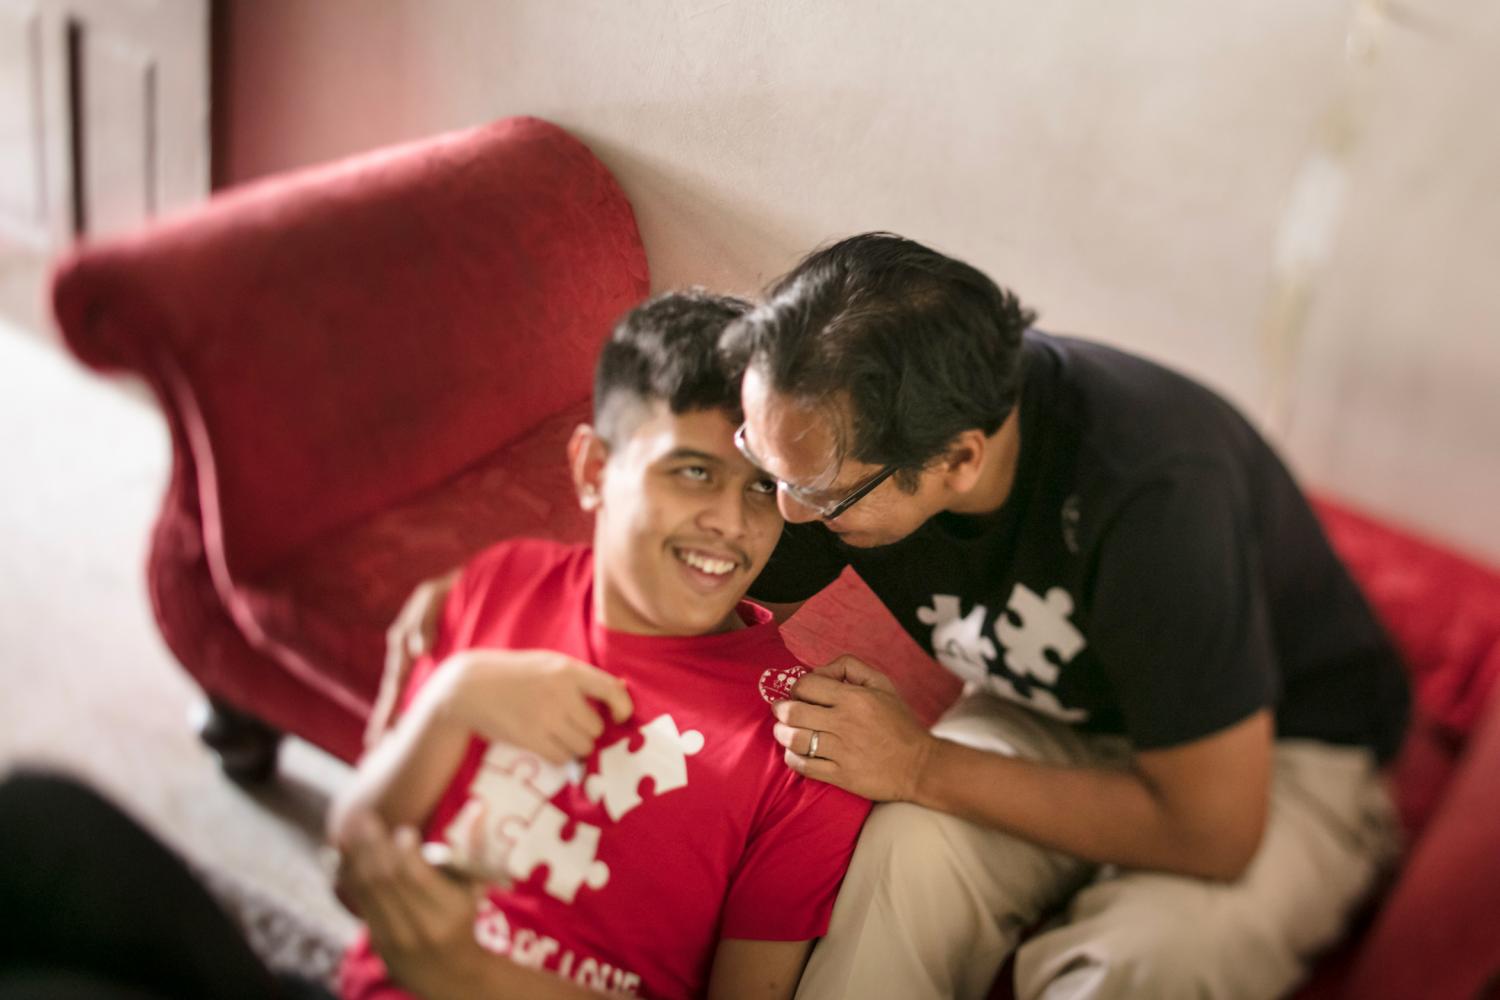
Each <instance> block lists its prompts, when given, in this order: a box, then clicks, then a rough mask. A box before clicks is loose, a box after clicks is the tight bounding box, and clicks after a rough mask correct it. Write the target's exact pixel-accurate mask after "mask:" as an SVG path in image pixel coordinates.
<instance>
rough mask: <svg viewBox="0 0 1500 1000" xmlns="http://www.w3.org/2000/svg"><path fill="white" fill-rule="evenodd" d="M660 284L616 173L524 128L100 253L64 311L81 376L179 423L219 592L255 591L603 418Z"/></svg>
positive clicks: (236, 197)
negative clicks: (616, 365) (543, 428)
mask: <svg viewBox="0 0 1500 1000" xmlns="http://www.w3.org/2000/svg"><path fill="white" fill-rule="evenodd" d="M647 288H648V277H647V270H646V263H645V256H644V252H643V250H642V247H641V244H640V238H639V234H638V233H637V231H636V227H635V221H634V218H633V216H632V214H631V211H630V207H629V204H628V203H627V202H626V200H625V198H624V195H623V193H622V192H621V191H620V189H619V187H618V185H617V184H616V183H615V182H614V179H613V178H612V177H611V176H610V174H609V172H608V170H606V169H605V167H604V166H603V165H602V164H601V163H599V161H598V160H597V159H595V158H594V157H593V155H592V154H591V153H590V152H589V151H588V150H587V149H586V148H585V147H584V146H583V145H582V144H581V143H579V142H578V141H577V140H575V139H573V138H572V137H571V136H569V135H567V134H566V133H565V132H563V131H562V130H561V129H559V128H557V127H556V126H553V125H550V124H547V123H546V122H542V121H539V120H537V119H533V118H517V119H507V120H505V121H502V122H499V123H496V124H493V125H489V126H485V127H482V128H477V129H471V130H468V131H464V132H458V133H453V134H451V135H447V136H442V137H439V138H437V139H427V140H423V141H420V142H416V143H412V144H409V145H407V146H402V147H396V148H392V149H386V150H381V151H378V152H375V153H371V154H366V155H363V156H359V157H356V158H353V159H350V160H345V161H342V162H339V163H335V164H332V165H329V166H323V167H317V168H313V169H310V170H304V171H300V172H297V173H294V174H289V175H286V176H283V177H279V178H273V179H270V180H267V181H263V182H260V183H257V184H254V185H250V186H248V187H246V188H242V189H235V190H232V191H230V192H227V193H225V194H223V195H221V196H219V197H216V198H214V199H213V200H211V201H210V202H209V203H208V204H207V205H205V206H202V207H200V208H198V209H195V210H193V211H191V212H188V213H186V214H184V215H182V216H179V217H177V218H174V219H171V220H168V221H166V222H163V223H161V224H159V225H156V226H154V227H152V228H150V229H147V230H145V231H143V232H140V233H138V234H135V235H131V236H128V237H124V238H121V239H116V240H111V241H108V242H105V243H100V244H95V245H86V246H84V247H82V248H80V249H79V250H78V251H76V252H75V253H74V254H73V255H71V256H70V257H69V258H68V259H66V260H64V261H63V262H62V263H61V264H60V265H59V266H58V268H57V270H56V272H55V276H54V286H53V298H54V307H55V311H56V314H57V318H58V321H59V325H60V327H61V328H62V331H63V334H64V337H65V339H66V341H67V343H68V345H69V346H70V347H71V348H72V350H73V351H74V352H75V353H76V354H78V356H79V357H80V358H81V359H83V360H84V361H85V362H86V363H89V364H91V365H93V366H95V367H100V368H125V369H130V370H134V371H138V372H140V373H141V374H143V375H144V376H145V377H146V379H147V381H148V382H149V383H150V384H151V385H152V386H153V388H154V389H155V390H156V392H157V393H158V395H159V396H160V397H161V398H162V402H163V405H164V406H165V407H167V408H168V409H169V410H170V411H171V417H172V419H173V420H174V422H176V423H177V424H178V425H180V427H181V428H182V431H183V439H184V440H185V441H186V442H187V446H188V447H189V448H190V449H191V451H192V459H193V462H192V465H193V468H194V469H195V471H196V475H197V488H198V494H199V499H200V501H201V503H202V514H203V525H204V536H205V538H204V541H205V545H206V546H207V547H208V549H209V550H210V556H211V561H212V562H213V563H214V564H215V566H216V576H220V574H223V575H224V576H227V577H233V578H235V579H242V578H245V577H255V576H258V575H260V574H262V573H263V572H265V571H267V570H269V569H271V568H273V567H275V566H276V565H277V564H279V563H280V562H282V561H283V560H285V559H286V558H288V557H290V556H292V555H294V554H295V553H297V552H298V551H299V550H300V549H301V548H302V547H304V546H305V545H306V544H308V543H309V542H310V541H312V540H314V539H317V538H319V537H322V536H324V535H326V534H327V533H329V532H332V531H335V530H337V529H339V528H342V527H345V526H347V525H350V524H352V523H356V522H358V521H359V520H361V519H363V518H365V517H367V516H369V515H371V514H372V513H374V512H376V511H379V510H383V509H386V508H388V507H390V506H391V505H393V504H396V503H399V502H401V501H402V500H404V499H406V498H409V497H412V496H415V495H417V494H420V493H421V492H423V491H425V490H427V489H429V488H431V487H432V486H434V485H436V484H438V483H440V482H443V481H445V480H446V479H448V478H449V477H451V476H453V475H455V474H457V473H458V472H460V471H461V470H463V469H465V468H467V467H469V466H471V465H472V464H473V463H475V462H476V461H478V460H480V459H482V458H483V457H484V456H486V455H488V454H490V453H492V452H493V451H495V449H497V448H499V447H501V446H503V445H505V444H506V443H508V442H510V441H513V440H515V439H517V438H518V437H520V436H522V435H524V434H525V433H526V432H527V431H528V430H530V429H531V428H533V427H536V426H538V425H539V424H541V423H542V422H543V421H545V420H546V419H547V418H549V417H551V416H553V415H555V414H557V413H558V412H561V411H562V410H563V409H565V408H567V407H569V406H571V405H574V404H576V403H577V402H578V401H580V400H582V399H586V398H587V396H588V394H589V388H590V384H589V380H590V374H591V371H592V359H593V356H594V353H595V351H596V349H597V346H598V344H599V343H600V342H601V341H602V340H603V338H604V337H605V335H606V334H607V333H608V330H609V327H610V325H611V324H612V323H613V322H614V320H615V319H616V318H617V317H618V316H619V315H620V314H621V313H622V312H624V311H625V310H626V309H628V308H629V307H631V306H632V305H634V304H635V303H636V302H637V301H639V300H640V298H642V297H643V296H644V295H645V294H646V291H647ZM220 583H221V584H222V583H223V578H222V577H221V579H220Z"/></svg>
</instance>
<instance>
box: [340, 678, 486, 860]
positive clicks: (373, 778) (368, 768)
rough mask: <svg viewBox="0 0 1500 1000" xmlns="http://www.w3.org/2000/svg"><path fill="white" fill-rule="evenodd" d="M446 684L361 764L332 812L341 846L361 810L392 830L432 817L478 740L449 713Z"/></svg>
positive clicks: (439, 683) (428, 691) (434, 687)
mask: <svg viewBox="0 0 1500 1000" xmlns="http://www.w3.org/2000/svg"><path fill="white" fill-rule="evenodd" d="M446 680H447V679H446V678H442V677H440V676H438V675H434V677H433V678H432V680H431V681H430V682H429V684H428V686H426V687H424V688H423V690H422V694H421V695H419V696H418V698H417V699H416V701H415V702H414V703H413V704H412V706H411V708H410V710H408V711H407V712H406V713H405V714H404V715H403V716H402V717H401V720H400V721H399V722H398V723H397V725H396V728H395V729H393V730H392V731H391V732H390V733H389V734H388V735H387V736H386V737H385V738H384V739H383V740H382V741H381V742H380V743H378V744H377V745H376V746H375V747H374V749H372V750H371V751H370V752H369V753H368V754H366V756H365V758H364V759H363V760H362V761H360V763H359V766H358V767H357V768H356V769H355V772H354V779H353V780H352V781H351V782H350V784H349V786H348V787H347V788H346V789H345V790H344V792H343V793H342V794H340V795H339V797H338V799H337V800H336V801H335V802H334V805H333V808H332V809H331V810H330V811H329V822H328V831H329V839H330V840H331V841H332V842H333V843H334V844H335V845H341V844H342V842H343V833H344V831H345V829H346V827H347V823H348V820H349V817H350V816H351V815H352V814H353V813H354V812H356V811H358V810H360V809H372V810H374V811H375V812H376V813H377V814H378V815H379V816H380V818H381V819H382V820H383V821H384V822H385V823H386V825H388V826H403V825H417V824H420V823H421V822H422V821H423V820H424V819H426V817H427V816H428V814H429V813H431V811H432V809H433V807H434V806H435V805H436V802H437V798H438V797H439V796H440V795H441V794H442V793H443V790H444V789H445V788H447V787H448V782H449V780H450V779H451V778H452V776H453V773H454V771H455V770H457V768H458V765H459V763H460V762H461V761H462V760H463V755H464V752H465V750H467V749H468V746H469V741H470V739H471V738H472V734H471V733H470V732H469V730H468V729H467V728H465V727H463V726H459V725H456V724H454V722H453V721H452V720H451V719H450V718H449V717H448V715H447V713H446V711H445V705H444V697H443V695H444V694H445V691H444V685H445V682H446Z"/></svg>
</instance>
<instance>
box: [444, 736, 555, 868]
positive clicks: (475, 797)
mask: <svg viewBox="0 0 1500 1000" xmlns="http://www.w3.org/2000/svg"><path fill="white" fill-rule="evenodd" d="M578 778H579V767H578V764H577V763H576V762H575V763H573V764H571V765H567V766H562V767H559V766H558V765H556V764H549V763H548V762H546V761H544V760H542V759H541V758H540V757H538V756H536V755H535V754H533V753H530V752H528V751H526V750H522V749H520V748H519V747H514V746H511V745H509V744H506V743H492V744H490V746H489V749H488V750H486V751H485V755H484V759H483V760H482V761H481V762H480V765H479V769H478V771H476V772H475V775H474V780H473V781H472V782H471V783H470V785H469V799H468V801H467V802H465V803H464V805H463V807H462V808H461V809H460V810H459V811H458V813H457V814H456V815H455V816H454V817H453V819H452V821H450V822H449V824H448V826H447V827H446V828H445V829H444V830H443V839H444V840H445V841H447V843H448V846H450V847H451V848H453V853H454V860H455V861H456V862H457V863H458V865H459V866H460V867H462V868H465V869H468V870H470V871H474V872H484V873H490V874H493V875H496V876H500V875H504V874H505V873H507V872H508V871H510V865H509V863H508V857H507V855H508V853H509V850H510V845H511V842H512V838H511V837H510V836H508V835H507V834H506V833H505V829H506V828H507V827H509V826H510V825H512V824H516V823H519V824H521V825H526V824H529V823H531V822H532V820H533V819H534V818H535V817H536V815H537V813H538V812H539V811H540V809H541V807H542V805H543V804H544V803H546V802H547V801H548V800H549V799H551V798H552V796H554V795H556V794H557V793H558V792H560V791H562V789H563V788H564V786H566V785H568V784H569V783H570V782H573V783H576V782H577V781H578ZM512 874H513V872H512Z"/></svg>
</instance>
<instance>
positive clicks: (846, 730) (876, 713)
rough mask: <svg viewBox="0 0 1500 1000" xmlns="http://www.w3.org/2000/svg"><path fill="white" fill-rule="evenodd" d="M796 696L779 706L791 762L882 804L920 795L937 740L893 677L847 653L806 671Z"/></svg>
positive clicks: (780, 732)
mask: <svg viewBox="0 0 1500 1000" xmlns="http://www.w3.org/2000/svg"><path fill="white" fill-rule="evenodd" d="M792 696H793V697H792V699H791V700H788V701H782V702H778V703H777V704H776V706H775V708H774V712H775V714H776V718H777V723H776V727H775V730H774V733H775V736H776V742H778V743H780V744H781V745H782V746H784V747H786V762H787V766H789V767H791V768H792V769H793V770H794V771H796V772H798V773H799V774H803V775H806V776H807V777H809V778H816V779H817V780H818V781H826V782H828V783H829V784H831V785H837V786H838V787H840V788H843V789H845V790H846V791H850V792H853V793H854V794H855V795H860V796H863V797H865V798H867V799H873V800H875V801H877V802H884V801H890V800H906V801H910V800H911V799H912V798H913V797H914V796H915V794H916V789H917V785H918V782H919V780H920V777H921V774H922V769H923V768H924V767H925V766H926V763H927V759H928V757H929V756H931V754H932V746H933V743H934V739H933V736H932V735H931V734H930V733H929V732H928V731H927V729H926V728H925V727H924V726H923V725H922V724H921V723H920V722H918V721H917V718H916V716H914V715H912V713H911V709H909V708H907V706H906V703H905V702H904V701H902V700H901V696H900V695H899V694H897V693H896V688H895V686H894V685H893V684H892V683H891V682H890V679H889V678H887V677H886V676H885V675H884V674H882V673H881V672H880V671H878V670H876V669H874V668H873V667H871V666H869V665H867V664H866V663H864V662H862V661H861V660H858V659H856V658H855V657H853V656H847V655H845V656H840V657H839V658H838V659H836V660H834V661H832V662H831V663H829V664H827V665H826V666H822V667H819V668H818V669H817V670H814V671H813V672H812V673H810V674H806V675H804V676H803V677H802V678H801V679H799V680H798V681H797V683H796V684H795V685H793V686H792ZM814 733H817V736H818V745H817V756H816V757H811V756H809V753H810V751H811V750H812V737H813V734H814Z"/></svg>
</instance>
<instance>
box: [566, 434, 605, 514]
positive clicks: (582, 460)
mask: <svg viewBox="0 0 1500 1000" xmlns="http://www.w3.org/2000/svg"><path fill="white" fill-rule="evenodd" d="M607 461H609V445H607V444H606V443H605V442H604V439H603V438H602V437H600V436H599V432H598V431H596V430H594V428H592V427H590V426H589V425H588V424H579V425H578V426H577V427H575V428H573V436H572V437H570V438H568V468H569V470H570V471H571V472H572V473H573V488H574V489H575V490H577V491H578V506H580V507H582V508H583V509H584V510H589V511H592V510H596V509H598V507H599V498H600V496H601V495H602V493H603V490H604V464H605V463H606V462H607Z"/></svg>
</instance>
